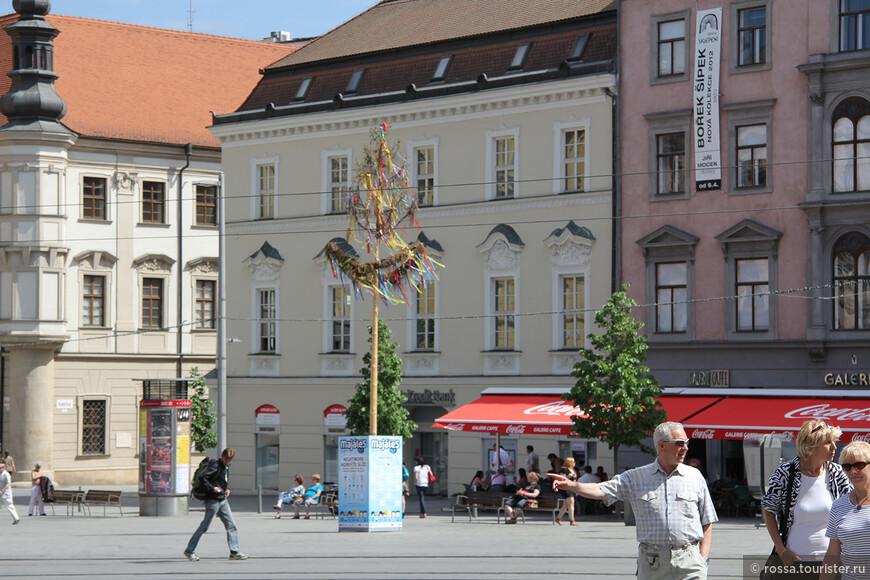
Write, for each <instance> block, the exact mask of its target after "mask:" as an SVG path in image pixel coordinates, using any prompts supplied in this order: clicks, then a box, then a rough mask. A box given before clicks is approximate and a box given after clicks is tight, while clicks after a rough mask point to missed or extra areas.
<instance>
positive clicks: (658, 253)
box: [636, 225, 700, 342]
mask: <svg viewBox="0 0 870 580" xmlns="http://www.w3.org/2000/svg"><path fill="white" fill-rule="evenodd" d="M699 240H700V238H698V237H697V236H695V235H693V234H690V233H689V232H686V231H683V230H681V229H679V228H676V227H674V226H671V225H666V226H662V227H660V228H658V229H657V230H655V231H653V232H651V233H649V234H647V235H646V236H644V237H643V238H641V239H639V240H637V242H636V243H637V245H638V246H640V248H641V251H642V252H643V256H644V263H645V265H646V275H645V283H646V293H645V296H646V298H645V299H646V304H647V306H646V308H645V311H646V321H647V324H646V328H647V329H648V330H647V336H648V337H649V340H650V342H687V341H691V340H694V339H695V303H694V302H693V300H694V298H695V248H696V246H697V244H698V241H699ZM674 262H685V263H686V299H687V300H688V304H686V331H685V332H657V331H656V330H655V329H656V327H657V324H656V316H657V313H656V270H657V266H658V265H659V264H664V263H674Z"/></svg>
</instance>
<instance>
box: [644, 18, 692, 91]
mask: <svg viewBox="0 0 870 580" xmlns="http://www.w3.org/2000/svg"><path fill="white" fill-rule="evenodd" d="M691 17H692V10H691V9H690V8H687V9H685V10H680V11H677V12H669V13H667V14H653V15H651V16H650V17H649V25H650V27H649V28H650V56H649V62H650V67H649V84H651V85H660V84H666V83H676V82H680V81H688V80H691V78H692V77H691V73H692V67H691V62H692V53H693V51H694V46H695V45H694V43H693V40H692V38H693V37H692V31H693V30H694V26H693V25H692V24H691ZM681 19H682V20H683V21H684V22H685V23H686V62H685V72H683V73H680V74H676V75H666V76H659V24H661V23H663V22H671V21H673V20H681Z"/></svg>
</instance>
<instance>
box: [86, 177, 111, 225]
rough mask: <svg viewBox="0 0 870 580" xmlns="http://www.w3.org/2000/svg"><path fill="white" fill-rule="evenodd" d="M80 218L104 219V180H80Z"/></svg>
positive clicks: (88, 178) (102, 178)
mask: <svg viewBox="0 0 870 580" xmlns="http://www.w3.org/2000/svg"><path fill="white" fill-rule="evenodd" d="M82 218H84V219H87V220H105V219H106V178H105V177H84V178H82Z"/></svg>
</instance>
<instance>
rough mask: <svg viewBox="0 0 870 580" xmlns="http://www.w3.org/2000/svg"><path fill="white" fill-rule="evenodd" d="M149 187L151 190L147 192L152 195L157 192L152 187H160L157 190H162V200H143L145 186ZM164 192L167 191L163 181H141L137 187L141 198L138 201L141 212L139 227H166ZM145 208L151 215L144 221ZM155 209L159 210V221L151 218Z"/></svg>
mask: <svg viewBox="0 0 870 580" xmlns="http://www.w3.org/2000/svg"><path fill="white" fill-rule="evenodd" d="M149 185H150V186H152V189H150V190H149V192H150V193H152V194H153V193H154V192H155V191H157V190H156V189H153V186H161V187H160V188H159V189H161V190H162V191H161V194H162V196H161V197H162V199H159V200H154V199H153V198H152V199H149V200H146V199H145V192H146V189H147V186H149ZM166 190H167V187H166V182H165V181H160V180H156V179H143V180H142V183H141V185H140V186H139V195H140V196H141V198H142V199H141V201H140V210H141V212H140V214H139V224H140V225H148V226H155V225H156V226H163V225H167V222H166V210H167V203H166V202H167V199H166ZM146 207H150V208H151V215H152V218H151V219H145V216H146ZM156 208H159V210H160V216H159V219H154V218H153V215H154V213H155V209H156Z"/></svg>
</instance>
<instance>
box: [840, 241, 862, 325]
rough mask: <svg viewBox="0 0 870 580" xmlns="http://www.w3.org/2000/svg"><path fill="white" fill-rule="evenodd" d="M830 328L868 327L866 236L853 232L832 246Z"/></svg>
mask: <svg viewBox="0 0 870 580" xmlns="http://www.w3.org/2000/svg"><path fill="white" fill-rule="evenodd" d="M833 282H834V291H835V293H836V296H837V300H836V302H835V304H834V328H835V329H837V330H856V329H857V330H864V329H870V238H868V237H867V236H865V235H864V234H860V233H857V232H853V233H850V234H846V235H845V236H843V237H842V238H840V240H839V241H838V242H837V245H835V246H834V273H833Z"/></svg>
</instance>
